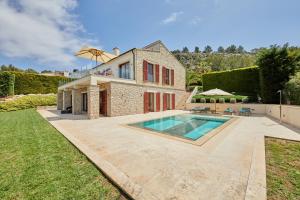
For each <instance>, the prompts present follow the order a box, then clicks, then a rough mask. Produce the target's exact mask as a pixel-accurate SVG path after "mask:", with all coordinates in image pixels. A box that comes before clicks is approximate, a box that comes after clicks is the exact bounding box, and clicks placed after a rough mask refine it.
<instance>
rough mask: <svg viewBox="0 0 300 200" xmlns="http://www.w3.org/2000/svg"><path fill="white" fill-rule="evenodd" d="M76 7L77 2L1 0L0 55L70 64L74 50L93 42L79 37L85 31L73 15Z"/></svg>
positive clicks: (47, 62) (62, 0)
mask: <svg viewBox="0 0 300 200" xmlns="http://www.w3.org/2000/svg"><path fill="white" fill-rule="evenodd" d="M76 6H77V1H76V0H48V1H45V0H43V1H42V0H39V1H37V0H14V1H11V0H1V1H0V30H1V31H0V53H1V54H3V55H5V56H8V57H13V58H30V59H36V60H37V61H38V62H39V63H42V64H55V65H64V66H66V65H71V64H72V63H73V62H74V59H75V57H74V56H73V54H74V52H75V51H76V50H78V49H79V48H80V47H81V46H82V45H83V44H87V43H94V42H96V41H95V40H90V39H87V38H81V37H80V33H83V32H84V28H83V26H82V25H81V24H80V23H79V22H78V20H77V18H76V16H75V15H74V14H72V11H73V10H74V8H75V7H76Z"/></svg>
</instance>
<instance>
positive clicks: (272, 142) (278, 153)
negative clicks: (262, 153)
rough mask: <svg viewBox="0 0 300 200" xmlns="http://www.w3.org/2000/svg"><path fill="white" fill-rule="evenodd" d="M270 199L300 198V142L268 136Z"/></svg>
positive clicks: (268, 194)
mask: <svg viewBox="0 0 300 200" xmlns="http://www.w3.org/2000/svg"><path fill="white" fill-rule="evenodd" d="M265 144H266V167H267V196H268V199H269V200H279V199H280V200H282V199H289V200H296V199H297V200H299V199H300V142H296V141H289V140H282V139H275V138H266V140H265Z"/></svg>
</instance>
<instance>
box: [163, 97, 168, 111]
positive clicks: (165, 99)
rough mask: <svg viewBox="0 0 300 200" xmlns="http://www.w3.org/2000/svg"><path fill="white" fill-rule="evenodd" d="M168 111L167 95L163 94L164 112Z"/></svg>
mask: <svg viewBox="0 0 300 200" xmlns="http://www.w3.org/2000/svg"><path fill="white" fill-rule="evenodd" d="M165 110H167V94H165V93H164V94H163V111H165Z"/></svg>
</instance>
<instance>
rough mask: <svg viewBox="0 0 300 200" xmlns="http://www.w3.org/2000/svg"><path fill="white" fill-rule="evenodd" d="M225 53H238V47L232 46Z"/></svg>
mask: <svg viewBox="0 0 300 200" xmlns="http://www.w3.org/2000/svg"><path fill="white" fill-rule="evenodd" d="M225 52H226V53H236V46H235V45H234V44H232V45H230V46H229V47H227V49H226V50H225Z"/></svg>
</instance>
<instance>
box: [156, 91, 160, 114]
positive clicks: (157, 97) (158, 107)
mask: <svg viewBox="0 0 300 200" xmlns="http://www.w3.org/2000/svg"><path fill="white" fill-rule="evenodd" d="M159 111H160V93H159V92H158V93H156V112H159Z"/></svg>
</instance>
